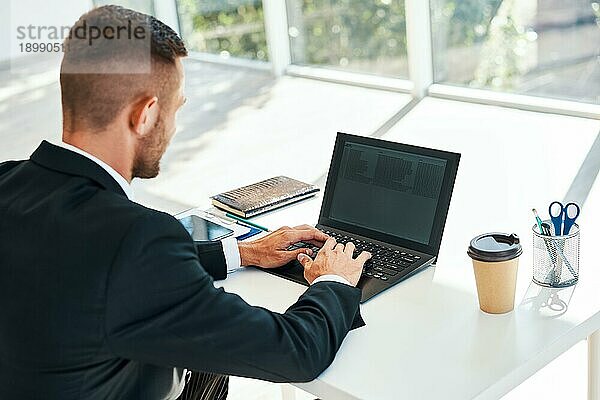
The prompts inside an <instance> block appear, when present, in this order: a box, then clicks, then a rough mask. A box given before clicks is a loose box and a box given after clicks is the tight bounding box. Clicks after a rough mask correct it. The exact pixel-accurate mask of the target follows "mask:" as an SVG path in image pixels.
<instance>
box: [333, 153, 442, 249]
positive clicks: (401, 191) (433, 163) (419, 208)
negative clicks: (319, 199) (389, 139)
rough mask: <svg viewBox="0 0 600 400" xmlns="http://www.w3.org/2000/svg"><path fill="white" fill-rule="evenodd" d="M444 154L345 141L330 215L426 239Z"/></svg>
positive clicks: (346, 221) (348, 221)
mask: <svg viewBox="0 0 600 400" xmlns="http://www.w3.org/2000/svg"><path fill="white" fill-rule="evenodd" d="M445 170H446V160H443V159H439V158H433V157H427V156H422V155H417V154H411V153H406V152H402V151H397V150H389V149H382V148H379V147H373V146H368V145H364V144H359V143H351V142H347V143H346V144H345V146H344V152H343V154H342V160H341V165H340V168H339V172H338V176H337V179H335V182H336V183H335V187H334V188H333V195H332V199H331V208H330V215H329V218H330V219H332V220H335V221H338V222H343V223H346V224H351V225H355V226H360V227H363V228H366V229H371V230H374V231H378V232H382V233H385V234H388V235H392V236H396V237H400V238H403V239H407V240H411V241H415V242H418V243H423V244H426V245H427V244H428V243H429V238H430V236H431V230H432V229H433V222H434V218H435V213H436V208H437V204H438V200H439V196H440V190H441V187H442V182H443V180H444V173H445Z"/></svg>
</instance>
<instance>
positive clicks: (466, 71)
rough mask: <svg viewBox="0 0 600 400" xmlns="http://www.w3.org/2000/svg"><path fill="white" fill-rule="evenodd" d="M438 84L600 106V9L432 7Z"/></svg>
mask: <svg viewBox="0 0 600 400" xmlns="http://www.w3.org/2000/svg"><path fill="white" fill-rule="evenodd" d="M431 18H432V35H433V46H432V47H433V60H434V80H435V81H436V82H437V83H448V84H454V85H461V86H468V87H474V88H484V89H492V90H497V91H505V92H506V91H508V92H514V93H520V94H528V95H534V96H543V97H555V98H561V99H566V100H575V101H581V102H588V103H596V104H600V1H596V0H569V1H565V0H431Z"/></svg>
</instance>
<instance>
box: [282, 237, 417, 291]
mask: <svg viewBox="0 0 600 400" xmlns="http://www.w3.org/2000/svg"><path fill="white" fill-rule="evenodd" d="M323 232H325V233H326V234H328V235H329V236H331V237H333V238H334V239H335V240H336V241H337V242H338V243H343V244H346V243H348V242H352V243H354V245H355V246H356V250H355V251H354V257H356V256H358V255H359V254H360V253H361V252H362V251H368V252H369V253H371V255H372V257H371V259H370V260H368V261H367V262H366V263H365V266H364V268H363V273H362V274H363V276H367V277H371V278H375V279H379V280H382V281H387V280H390V279H393V277H395V276H396V275H398V273H400V272H402V271H403V270H404V269H406V268H408V267H410V266H411V265H413V264H415V263H417V262H418V261H419V260H420V259H421V257H420V256H417V255H414V254H410V253H407V252H404V251H400V250H394V249H392V248H390V247H385V246H380V245H378V244H375V243H371V242H367V241H365V240H360V239H356V238H354V237H352V236H347V235H342V234H339V233H337V232H331V231H328V230H323ZM300 248H309V249H311V250H312V251H313V257H315V256H316V255H317V254H318V252H319V250H320V248H319V247H316V246H314V245H312V244H310V243H304V242H299V243H295V244H293V245H291V246H290V247H288V250H295V249H300Z"/></svg>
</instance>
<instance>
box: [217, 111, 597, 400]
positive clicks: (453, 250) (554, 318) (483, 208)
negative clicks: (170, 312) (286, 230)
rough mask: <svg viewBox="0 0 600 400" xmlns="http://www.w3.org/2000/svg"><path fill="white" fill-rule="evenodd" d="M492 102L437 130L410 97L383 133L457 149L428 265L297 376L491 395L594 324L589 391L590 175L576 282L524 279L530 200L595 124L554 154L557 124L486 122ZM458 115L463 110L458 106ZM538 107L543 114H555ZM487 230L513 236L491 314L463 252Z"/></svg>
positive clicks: (534, 203) (336, 391)
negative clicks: (333, 352)
mask: <svg viewBox="0 0 600 400" xmlns="http://www.w3.org/2000/svg"><path fill="white" fill-rule="evenodd" d="M442 103H443V105H444V107H445V109H446V111H447V112H448V113H449V114H448V115H447V116H446V118H450V119H451V118H458V117H457V115H456V114H455V113H456V112H458V111H457V110H453V109H452V107H453V102H446V101H443V102H442ZM461 107H463V106H461ZM474 107H481V106H474ZM509 111H510V112H513V113H514V111H512V110H509ZM461 112H462V113H464V107H463V109H462V110H461ZM503 112H504V111H503V109H499V108H492V107H490V108H489V110H488V112H487V114H486V112H482V111H481V109H478V110H477V116H478V118H481V121H480V120H478V121H475V122H474V123H476V124H480V125H481V126H482V127H486V129H481V131H482V132H488V131H489V134H486V133H481V134H480V135H473V134H472V132H469V131H468V130H463V131H460V130H456V131H452V132H451V133H450V134H448V129H449V128H448V126H447V124H446V128H444V129H442V128H441V127H439V129H437V128H436V129H434V127H431V126H430V128H431V129H428V128H427V127H428V124H430V125H431V124H437V123H441V122H436V121H435V120H432V119H431V118H430V117H428V116H427V115H426V114H420V112H419V109H418V108H417V109H416V110H414V111H413V112H412V113H411V114H409V115H408V116H407V117H405V118H404V119H403V120H402V121H401V123H400V124H398V126H397V127H395V128H393V129H392V131H391V132H390V133H389V135H387V136H386V137H385V138H387V139H393V140H398V141H402V142H405V143H410V144H420V145H426V146H430V147H437V148H444V149H449V150H453V151H458V152H460V153H462V159H461V162H460V166H459V173H458V178H457V181H456V186H455V190H454V195H453V198H452V204H451V208H450V212H449V216H448V221H447V224H446V230H445V233H444V239H443V241H442V247H441V250H440V255H439V262H438V265H437V267H435V268H429V269H428V270H426V271H424V272H422V273H420V274H418V275H416V276H414V277H412V278H410V279H408V280H407V281H405V282H402V283H400V284H398V285H396V286H395V287H393V288H392V289H390V290H388V291H386V292H384V293H382V294H381V295H379V296H377V297H375V298H374V299H372V300H371V301H369V302H367V303H366V304H364V305H363V306H362V315H363V317H364V319H365V321H366V323H367V326H366V327H364V328H361V329H358V330H355V331H353V332H351V333H350V334H349V335H348V337H347V338H346V340H345V341H344V344H343V345H342V348H341V349H340V351H339V353H338V355H337V357H336V359H335V361H334V362H333V364H332V365H331V366H330V367H329V368H328V369H327V370H326V371H325V372H324V373H323V374H321V376H320V377H319V378H318V379H317V380H315V381H313V382H310V383H307V384H298V385H297V386H298V387H300V388H302V389H303V390H306V391H308V392H311V393H313V394H315V395H316V396H319V397H320V398H323V399H325V400H335V399H376V400H385V399H398V398H405V399H497V398H499V397H501V396H502V395H504V394H505V393H507V392H508V391H510V390H511V389H512V388H514V387H515V386H517V385H518V384H519V383H521V382H523V381H524V380H525V379H527V378H528V377H529V376H531V375H532V374H533V373H535V372H536V371H537V370H539V369H540V368H542V367H543V366H544V365H546V364H548V363H549V362H550V361H551V360H553V359H554V358H556V357H557V356H558V355H560V354H562V353H563V352H565V351H566V350H567V349H569V348H570V347H571V346H573V345H574V344H576V343H577V342H579V341H581V340H584V339H586V337H589V336H591V335H592V334H593V333H594V332H596V333H595V335H594V340H591V341H590V355H594V354H595V357H596V358H595V359H594V358H593V357H591V358H590V368H591V369H592V371H594V372H593V374H594V375H593V378H594V379H591V380H590V390H591V391H592V392H593V391H594V390H595V391H596V392H595V393H590V399H593V400H597V399H599V398H600V397H599V393H598V387H597V386H596V387H595V388H594V385H598V380H599V379H600V378H598V377H597V375H598V374H599V372H598V371H599V370H598V361H599V360H598V353H600V343H599V340H598V339H599V338H598V336H599V333H598V332H597V331H598V330H600V295H599V292H600V262H599V261H598V255H597V248H598V243H600V233H598V227H597V226H594V222H596V225H597V223H598V221H600V188H599V187H598V186H600V185H598V184H596V185H595V188H594V189H593V193H591V194H590V196H589V198H588V201H587V202H586V204H585V206H584V208H583V211H582V214H581V218H580V220H579V221H578V222H579V223H580V226H581V231H582V233H581V261H580V282H579V284H578V285H577V286H576V287H574V288H567V289H562V290H558V289H545V288H541V287H538V286H536V285H534V284H532V283H531V276H532V271H531V264H532V252H531V243H532V237H531V236H532V235H531V232H530V228H531V226H532V225H533V223H534V220H533V218H532V215H531V208H532V207H536V208H538V210H539V211H540V213H541V214H544V215H545V214H546V213H547V211H546V208H547V205H548V204H549V203H550V201H552V200H556V199H559V200H562V199H563V196H564V194H565V193H566V192H567V189H568V188H569V185H570V184H571V181H572V180H573V178H574V177H575V175H576V173H577V171H578V169H579V166H580V163H581V161H582V160H583V159H584V158H585V156H586V154H587V151H588V150H589V148H590V146H591V144H592V142H593V141H594V139H595V137H596V133H597V130H595V131H594V132H591V131H589V130H588V131H587V132H578V133H573V134H571V135H569V138H570V140H569V151H570V153H569V154H565V151H564V136H562V135H561V133H560V132H559V131H558V130H556V129H554V130H553V129H551V128H549V129H548V130H541V129H538V130H536V129H533V128H535V123H534V122H535V121H534V122H531V120H530V121H529V122H530V124H531V126H530V127H529V128H530V131H529V132H527V134H526V135H524V134H523V132H522V131H520V130H519V129H512V130H511V129H506V128H507V127H506V126H502V123H501V122H498V121H501V120H502V119H503V118H504V117H503V115H502V113H503ZM527 114H531V113H527ZM524 115H525V114H524ZM469 117H470V116H469V115H468V113H467V115H466V117H465V118H469ZM488 117H489V118H490V120H488V121H486V120H485V119H486V118H488ZM541 117H542V119H541V120H540V121H545V122H543V123H545V124H556V123H558V122H557V121H559V120H560V118H563V117H558V119H554V120H553V118H555V117H553V116H541ZM442 118H444V116H442ZM527 118H529V117H527ZM534 118H537V117H534ZM440 121H442V120H441V119H440ZM511 122H512V123H514V119H513V120H512V121H511ZM587 123H588V122H586V121H582V124H587ZM441 124H442V125H443V123H441ZM487 124H489V126H488V125H487ZM551 126H552V125H550V127H551ZM499 133H501V134H502V135H504V138H505V140H500V139H499V137H498V134H499ZM540 147H541V150H540ZM565 157H567V158H566V159H565ZM534 160H537V162H534ZM540 160H542V161H540ZM556 160H563V162H562V163H558V162H556ZM319 206H320V198H317V199H314V200H311V201H307V202H304V203H302V204H299V205H296V206H292V207H288V208H286V209H283V210H281V211H278V212H275V213H271V214H268V215H266V216H264V217H261V218H258V219H257V220H256V221H257V222H259V223H261V224H265V225H267V226H269V227H273V228H275V227H277V226H281V225H295V224H300V223H315V222H316V220H317V218H318V211H319ZM495 230H500V231H507V232H516V233H517V234H519V236H520V237H521V239H522V243H523V247H524V252H523V255H522V256H521V259H520V267H519V278H518V283H517V292H516V308H515V311H514V312H511V313H509V314H506V315H499V316H492V315H487V314H484V313H482V312H481V311H480V310H479V307H478V302H477V294H476V289H475V281H474V276H473V272H472V266H471V261H470V259H469V258H468V257H467V255H466V249H467V246H468V242H469V240H470V239H471V238H472V237H474V236H475V235H476V234H478V233H481V232H486V231H495ZM223 287H224V288H225V289H226V290H227V291H230V292H235V293H238V294H239V295H241V296H242V297H243V298H244V299H246V300H247V301H248V302H249V303H251V304H255V305H261V306H264V307H266V308H269V309H271V310H274V311H280V312H282V311H284V310H285V309H286V308H287V307H288V306H289V305H290V304H292V303H293V302H294V301H295V300H296V299H297V297H298V296H299V295H300V294H301V293H302V292H303V291H304V290H305V288H304V287H302V286H301V285H298V284H295V283H291V282H288V281H285V280H283V279H280V278H277V277H274V276H271V275H268V274H266V273H263V272H259V271H257V270H245V271H241V272H238V273H236V274H233V275H232V276H230V277H229V278H228V279H227V280H226V281H224V283H223ZM551 293H556V294H557V295H558V297H559V298H560V299H561V300H564V301H565V302H566V303H568V309H567V310H566V311H565V312H564V313H562V314H561V313H557V312H553V311H551V310H549V309H548V308H545V307H542V306H541V304H542V303H543V302H544V301H545V300H547V299H548V297H549V296H550V294H551Z"/></svg>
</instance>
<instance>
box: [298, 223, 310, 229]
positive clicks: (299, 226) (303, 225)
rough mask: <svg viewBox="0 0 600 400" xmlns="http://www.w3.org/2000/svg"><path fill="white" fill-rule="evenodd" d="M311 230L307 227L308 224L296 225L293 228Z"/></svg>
mask: <svg viewBox="0 0 600 400" xmlns="http://www.w3.org/2000/svg"><path fill="white" fill-rule="evenodd" d="M310 228H312V226H310V225H308V224H302V225H298V226H295V227H294V229H310Z"/></svg>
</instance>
